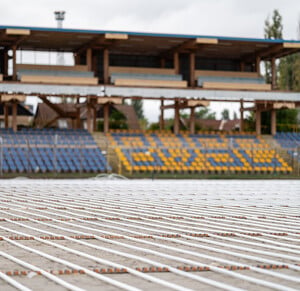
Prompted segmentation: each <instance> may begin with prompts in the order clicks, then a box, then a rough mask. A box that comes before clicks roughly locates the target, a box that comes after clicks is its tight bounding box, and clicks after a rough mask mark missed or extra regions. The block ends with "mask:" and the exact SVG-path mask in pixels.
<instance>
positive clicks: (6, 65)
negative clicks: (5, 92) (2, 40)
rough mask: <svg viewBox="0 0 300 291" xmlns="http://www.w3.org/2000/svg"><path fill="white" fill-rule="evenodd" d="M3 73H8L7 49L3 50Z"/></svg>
mask: <svg viewBox="0 0 300 291" xmlns="http://www.w3.org/2000/svg"><path fill="white" fill-rule="evenodd" d="M3 75H4V76H7V75H8V51H7V50H5V51H4V60H3Z"/></svg>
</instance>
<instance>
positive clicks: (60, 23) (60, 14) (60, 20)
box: [54, 11, 66, 28]
mask: <svg viewBox="0 0 300 291" xmlns="http://www.w3.org/2000/svg"><path fill="white" fill-rule="evenodd" d="M65 13H66V12H65V11H54V14H55V19H56V21H57V28H62V27H63V21H64V20H65Z"/></svg>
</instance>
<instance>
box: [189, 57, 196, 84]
mask: <svg viewBox="0 0 300 291" xmlns="http://www.w3.org/2000/svg"><path fill="white" fill-rule="evenodd" d="M195 58H196V57H195V53H194V52H191V53H190V86H191V87H195Z"/></svg>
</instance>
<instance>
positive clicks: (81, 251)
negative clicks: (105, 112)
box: [0, 179, 300, 291]
mask: <svg viewBox="0 0 300 291" xmlns="http://www.w3.org/2000/svg"><path fill="white" fill-rule="evenodd" d="M299 222H300V181H299V180H291V181H288V180H284V181H280V180H268V181H264V180H247V181H239V180H153V181H152V180H93V179H82V180H31V179H11V180H0V290H5V291H6V290H8V291H9V290H16V289H19V290H299V289H300V288H299V286H300V223H299Z"/></svg>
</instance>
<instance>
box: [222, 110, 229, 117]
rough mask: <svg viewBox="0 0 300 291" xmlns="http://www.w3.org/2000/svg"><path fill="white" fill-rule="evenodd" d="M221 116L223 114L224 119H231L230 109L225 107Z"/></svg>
mask: <svg viewBox="0 0 300 291" xmlns="http://www.w3.org/2000/svg"><path fill="white" fill-rule="evenodd" d="M221 116H222V119H223V120H229V110H228V109H226V108H225V109H224V110H223V111H222V112H221Z"/></svg>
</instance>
